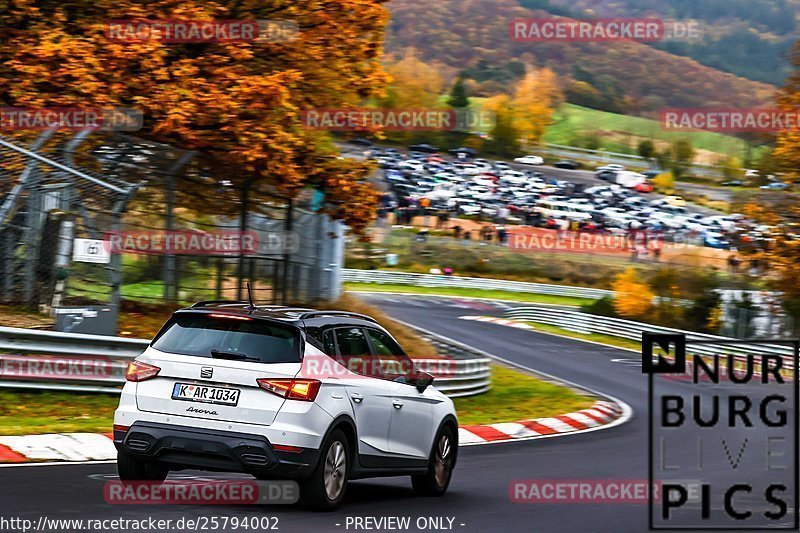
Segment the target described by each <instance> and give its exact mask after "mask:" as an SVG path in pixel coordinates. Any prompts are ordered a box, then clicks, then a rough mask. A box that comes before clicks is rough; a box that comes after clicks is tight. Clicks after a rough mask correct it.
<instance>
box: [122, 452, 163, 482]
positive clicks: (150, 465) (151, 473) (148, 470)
mask: <svg viewBox="0 0 800 533" xmlns="http://www.w3.org/2000/svg"><path fill="white" fill-rule="evenodd" d="M117 473H118V474H119V479H120V481H122V482H123V483H126V482H129V481H156V482H159V483H161V482H163V481H164V480H165V479H167V475H168V474H169V468H167V466H166V465H163V464H161V463H158V462H156V461H147V460H145V459H139V458H138V457H134V456H133V455H130V454H129V453H127V452H124V451H118V452H117Z"/></svg>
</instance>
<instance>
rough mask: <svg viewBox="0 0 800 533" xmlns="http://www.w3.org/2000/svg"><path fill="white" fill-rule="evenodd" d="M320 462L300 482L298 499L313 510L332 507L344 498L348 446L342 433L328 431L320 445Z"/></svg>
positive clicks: (347, 469) (348, 466)
mask: <svg viewBox="0 0 800 533" xmlns="http://www.w3.org/2000/svg"><path fill="white" fill-rule="evenodd" d="M321 452H322V453H321V455H320V462H319V464H318V465H317V468H316V469H315V470H314V473H313V474H311V477H310V478H309V479H308V480H306V481H304V482H303V483H302V484H301V486H300V499H301V501H302V503H303V505H305V506H306V507H308V508H309V509H313V510H315V511H332V510H334V509H336V507H338V506H339V504H340V503H341V502H342V500H343V499H344V494H345V492H346V490H347V479H348V476H349V474H350V463H349V457H350V448H349V445H348V442H347V438H346V437H345V435H344V433H342V432H341V431H339V430H338V429H337V430H336V431H334V432H332V433H331V434H330V435H329V436H328V438H327V439H325V442H324V443H323V445H322V450H321Z"/></svg>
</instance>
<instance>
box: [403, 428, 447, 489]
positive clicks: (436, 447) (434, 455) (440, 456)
mask: <svg viewBox="0 0 800 533" xmlns="http://www.w3.org/2000/svg"><path fill="white" fill-rule="evenodd" d="M456 453H457V450H456V440H455V437H454V433H453V429H452V428H451V427H450V426H443V427H442V429H440V430H439V433H438V434H437V435H436V439H435V440H434V441H433V450H432V451H431V456H430V459H429V463H428V471H427V472H426V473H425V474H419V475H416V476H411V485H412V486H413V487H414V492H416V493H417V494H419V495H421V496H441V495H443V494H444V493H445V492H447V487H448V486H449V485H450V479H451V478H452V477H453V467H454V466H455V463H456Z"/></svg>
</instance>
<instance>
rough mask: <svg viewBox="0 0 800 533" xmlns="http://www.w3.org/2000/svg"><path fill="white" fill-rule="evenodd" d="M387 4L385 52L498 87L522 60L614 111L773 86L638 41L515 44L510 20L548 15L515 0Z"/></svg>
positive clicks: (571, 92) (741, 102) (746, 97)
mask: <svg viewBox="0 0 800 533" xmlns="http://www.w3.org/2000/svg"><path fill="white" fill-rule="evenodd" d="M522 1H525V0H522ZM551 1H552V0H551ZM585 1H586V2H587V3H592V4H595V3H598V2H594V0H591V1H590V0H585ZM631 1H633V0H631ZM725 1H732V0H725ZM576 3H577V2H576ZM601 3H602V2H601ZM700 3H702V2H700ZM755 3H757V2H755ZM387 5H388V7H389V9H390V10H391V11H392V22H391V25H390V29H389V33H388V36H387V51H388V52H389V53H391V52H399V51H401V50H403V49H404V48H406V47H413V48H416V49H417V50H419V51H420V56H421V57H422V58H423V59H424V60H425V61H427V62H438V63H441V64H442V65H443V69H442V70H443V72H446V73H448V74H450V75H455V74H457V73H458V72H461V71H464V70H467V71H468V72H469V74H470V77H472V78H474V79H477V80H478V81H479V82H480V81H485V80H489V81H496V82H497V86H498V87H499V88H500V89H502V88H504V87H507V86H508V82H509V81H512V80H513V79H514V78H516V77H518V76H519V73H520V70H521V68H523V64H524V63H531V62H533V63H535V64H537V65H540V66H548V67H550V68H552V69H553V70H554V71H556V72H557V73H558V74H559V76H560V77H561V79H562V81H563V82H564V83H565V86H566V87H567V89H568V97H569V99H570V101H572V102H574V103H577V104H581V105H585V106H588V107H593V108H598V109H605V110H608V111H613V112H617V113H629V114H640V113H643V112H648V111H650V112H651V111H655V110H658V109H661V108H663V107H665V106H669V107H712V106H717V107H746V106H757V105H766V104H769V103H770V102H771V98H772V95H773V93H774V91H775V88H774V87H773V86H770V85H768V84H764V83H759V82H755V81H751V80H747V79H744V78H741V77H737V76H735V75H732V74H729V73H724V72H721V71H719V70H716V69H714V68H711V67H707V66H704V65H702V64H700V63H698V62H697V61H694V60H692V59H690V58H687V57H680V56H676V55H673V54H670V53H667V52H665V51H662V50H657V49H655V48H653V47H651V46H648V45H645V44H641V43H514V42H512V41H511V39H510V38H509V36H508V23H509V21H510V20H511V19H513V18H518V17H523V18H524V17H546V16H549V15H548V13H547V12H544V11H540V10H531V9H527V8H524V7H522V6H521V5H520V4H519V2H517V1H515V0H436V1H435V2H431V1H430V0H392V1H391V2H389V3H388V4H387ZM482 78H484V79H482Z"/></svg>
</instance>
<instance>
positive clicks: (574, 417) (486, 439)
mask: <svg viewBox="0 0 800 533" xmlns="http://www.w3.org/2000/svg"><path fill="white" fill-rule="evenodd" d="M622 415H623V409H622V408H621V407H619V406H618V405H617V404H615V403H614V402H607V401H598V402H596V403H595V404H594V405H593V406H592V407H591V408H590V409H584V410H583V411H578V412H576V413H568V414H565V415H561V416H557V417H554V418H537V419H535V420H523V421H521V422H504V423H499V424H488V425H483V426H462V427H460V428H458V443H459V445H461V446H474V445H477V444H490V443H500V442H508V441H512V440H518V439H531V438H540V437H549V436H553V435H558V434H564V433H576V432H579V431H585V430H589V429H592V428H598V427H600V426H604V425H607V424H610V423H612V422H614V421H615V420H617V419H619V418H620V417H621V416H622ZM116 458H117V450H116V448H115V447H114V441H113V440H112V438H111V435H102V434H95V433H56V434H47V435H24V436H14V437H0V463H29V462H42V461H46V462H62V461H63V462H70V463H76V462H87V461H111V460H114V459H116Z"/></svg>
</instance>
